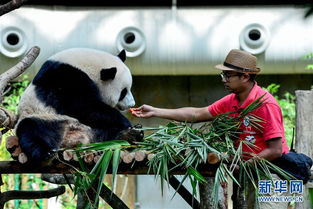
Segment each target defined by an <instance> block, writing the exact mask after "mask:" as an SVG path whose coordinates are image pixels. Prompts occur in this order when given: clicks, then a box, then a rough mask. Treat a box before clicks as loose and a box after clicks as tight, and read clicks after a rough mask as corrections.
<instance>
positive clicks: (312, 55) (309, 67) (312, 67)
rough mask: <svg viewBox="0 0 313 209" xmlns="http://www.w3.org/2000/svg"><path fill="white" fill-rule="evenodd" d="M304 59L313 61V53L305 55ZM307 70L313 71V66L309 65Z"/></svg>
mask: <svg viewBox="0 0 313 209" xmlns="http://www.w3.org/2000/svg"><path fill="white" fill-rule="evenodd" d="M303 58H304V59H310V60H313V53H309V54H307V55H305V56H304V57H303ZM306 69H307V70H313V64H308V65H307V66H306Z"/></svg>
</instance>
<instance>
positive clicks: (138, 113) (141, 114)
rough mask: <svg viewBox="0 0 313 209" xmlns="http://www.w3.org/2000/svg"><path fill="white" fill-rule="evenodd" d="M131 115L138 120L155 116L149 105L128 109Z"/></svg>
mask: <svg viewBox="0 0 313 209" xmlns="http://www.w3.org/2000/svg"><path fill="white" fill-rule="evenodd" d="M129 111H130V112H131V114H132V115H133V116H135V117H138V118H150V117H153V116H155V108H154V107H152V106H150V105H145V104H144V105H142V106H141V107H138V108H130V109H129Z"/></svg>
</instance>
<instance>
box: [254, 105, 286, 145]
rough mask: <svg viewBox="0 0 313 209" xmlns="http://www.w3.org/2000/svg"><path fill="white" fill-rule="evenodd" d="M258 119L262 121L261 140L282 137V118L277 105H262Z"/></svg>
mask: <svg viewBox="0 0 313 209" xmlns="http://www.w3.org/2000/svg"><path fill="white" fill-rule="evenodd" d="M260 117H261V118H263V120H264V125H263V127H264V129H263V138H264V140H265V141H266V140H269V139H272V138H277V137H282V138H283V137H284V125H283V117H282V112H281V109H280V107H279V106H278V105H276V104H264V105H263V106H262V107H261V110H260Z"/></svg>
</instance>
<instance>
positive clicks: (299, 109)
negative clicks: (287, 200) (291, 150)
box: [295, 90, 313, 209]
mask: <svg viewBox="0 0 313 209" xmlns="http://www.w3.org/2000/svg"><path fill="white" fill-rule="evenodd" d="M296 116H297V119H296V124H297V125H296V146H295V148H296V151H297V152H299V153H303V154H306V155H307V156H309V157H311V158H313V127H312V126H313V125H312V123H313V91H312V90H311V91H303V90H298V91H296ZM309 188H312V183H310V182H309V183H308V184H306V186H305V189H304V193H303V199H304V200H303V203H297V204H296V209H308V208H310V199H309V191H308V190H309Z"/></svg>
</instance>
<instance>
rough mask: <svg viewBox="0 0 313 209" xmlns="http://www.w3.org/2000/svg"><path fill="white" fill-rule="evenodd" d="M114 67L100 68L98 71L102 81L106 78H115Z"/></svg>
mask: <svg viewBox="0 0 313 209" xmlns="http://www.w3.org/2000/svg"><path fill="white" fill-rule="evenodd" d="M116 71H117V70H116V67H112V68H107V69H102V70H101V72H100V78H101V80H103V81H107V80H110V79H111V80H113V79H114V78H115V75H116Z"/></svg>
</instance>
